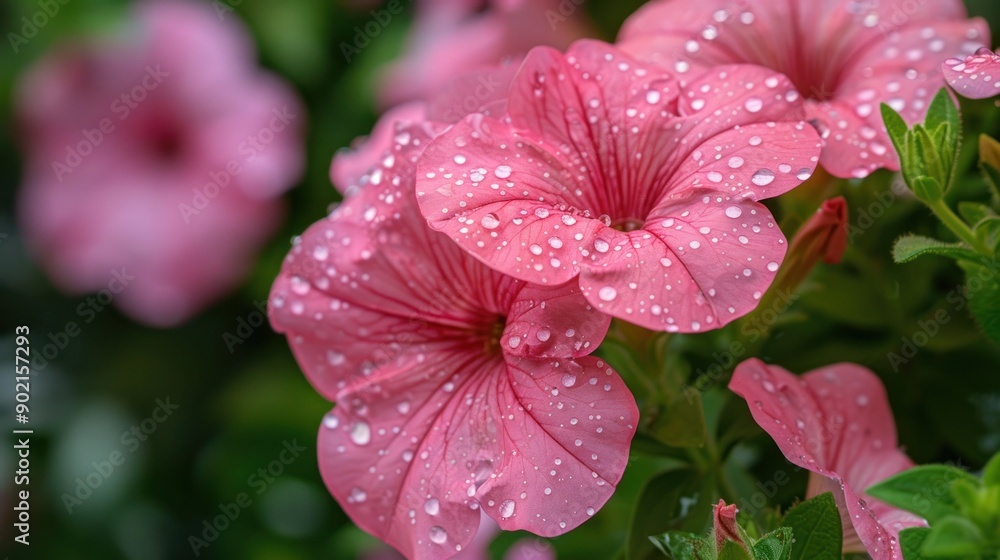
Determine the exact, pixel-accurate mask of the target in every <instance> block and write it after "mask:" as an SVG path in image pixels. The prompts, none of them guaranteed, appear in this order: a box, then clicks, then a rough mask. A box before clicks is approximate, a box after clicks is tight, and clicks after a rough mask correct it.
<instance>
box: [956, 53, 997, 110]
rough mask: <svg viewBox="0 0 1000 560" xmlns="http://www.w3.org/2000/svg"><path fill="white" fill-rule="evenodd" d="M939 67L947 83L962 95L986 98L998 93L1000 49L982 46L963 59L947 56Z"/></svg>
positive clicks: (972, 97)
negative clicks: (992, 49) (993, 49)
mask: <svg viewBox="0 0 1000 560" xmlns="http://www.w3.org/2000/svg"><path fill="white" fill-rule="evenodd" d="M941 67H942V69H943V70H944V77H945V78H946V79H947V80H948V83H949V84H951V87H953V88H955V91H957V92H958V94H959V95H961V96H963V97H968V98H969V99H988V98H990V97H996V96H998V95H1000V51H997V52H993V51H991V50H990V49H989V48H987V47H983V48H981V49H979V50H978V51H976V53H975V54H973V55H970V56H968V57H966V58H965V59H960V58H949V59H948V60H946V61H945V62H944V64H942V65H941Z"/></svg>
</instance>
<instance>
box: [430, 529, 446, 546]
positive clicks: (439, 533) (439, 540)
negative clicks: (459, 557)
mask: <svg viewBox="0 0 1000 560" xmlns="http://www.w3.org/2000/svg"><path fill="white" fill-rule="evenodd" d="M430 538H431V541H432V542H434V543H436V544H444V543H445V541H447V540H448V533H446V532H445V530H444V528H443V527H439V526H437V525H435V526H433V527H431V532H430Z"/></svg>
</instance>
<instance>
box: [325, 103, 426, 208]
mask: <svg viewBox="0 0 1000 560" xmlns="http://www.w3.org/2000/svg"><path fill="white" fill-rule="evenodd" d="M426 113H427V109H426V108H425V106H424V104H422V103H406V104H403V105H400V106H398V107H394V108H392V109H390V110H388V111H386V113H385V114H384V115H382V117H381V118H380V119H379V120H378V123H376V124H375V128H374V129H373V130H372V133H371V135H369V136H368V137H367V138H358V139H357V140H355V141H354V144H353V145H352V147H351V148H350V149H345V150H341V151H339V152H337V154H336V155H335V156H334V157H333V163H332V164H331V166H330V180H331V181H332V182H333V186H335V187H336V188H337V190H339V191H340V193H341V194H343V195H345V196H351V195H353V194H355V193H357V191H358V190H359V189H361V188H363V187H364V185H367V184H368V183H369V182H370V181H371V176H370V175H369V174H368V172H369V171H370V170H372V169H377V167H376V165H377V164H378V161H379V159H380V158H382V157H384V156H385V155H386V152H388V151H389V149H390V148H391V147H392V145H393V143H394V139H393V138H394V137H395V136H396V126H397V125H398V124H399V123H408V122H419V121H422V120H424V118H425V117H426Z"/></svg>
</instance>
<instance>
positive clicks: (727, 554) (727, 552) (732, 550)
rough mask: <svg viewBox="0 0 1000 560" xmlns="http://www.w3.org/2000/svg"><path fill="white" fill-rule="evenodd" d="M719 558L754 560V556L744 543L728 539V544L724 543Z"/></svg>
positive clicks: (725, 559) (724, 559)
mask: <svg viewBox="0 0 1000 560" xmlns="http://www.w3.org/2000/svg"><path fill="white" fill-rule="evenodd" d="M719 560H754V557H752V556H750V553H749V552H748V551H747V549H745V548H743V545H741V544H738V543H735V542H733V541H726V544H724V545H722V550H720V551H719Z"/></svg>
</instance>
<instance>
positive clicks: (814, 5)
mask: <svg viewBox="0 0 1000 560" xmlns="http://www.w3.org/2000/svg"><path fill="white" fill-rule="evenodd" d="M966 18H967V15H966V11H965V7H964V6H963V5H962V2H960V1H959V0H940V1H932V2H910V3H899V2H877V1H875V2H859V1H856V0H830V1H822V2H815V1H813V0H748V1H745V2H732V1H730V0H707V1H705V0H657V1H655V2H650V3H649V4H647V5H646V6H644V7H643V8H642V9H641V10H639V11H638V12H637V13H636V14H635V15H633V16H632V17H631V18H629V21H628V22H626V23H625V26H624V27H623V28H622V31H621V34H620V35H619V43H620V44H621V46H622V48H623V49H625V50H626V51H628V52H630V53H632V54H634V55H636V56H638V57H639V58H642V59H644V60H649V61H653V62H656V63H658V64H661V65H663V66H665V67H668V68H672V69H674V70H676V71H677V72H678V73H680V74H682V75H683V74H687V73H689V72H692V73H695V75H696V74H697V72H698V71H699V70H702V69H705V68H711V67H713V66H716V65H719V64H733V63H751V64H761V65H764V66H767V67H769V68H773V69H774V70H777V71H779V72H782V73H784V74H787V75H788V77H789V79H791V80H792V82H793V83H794V84H795V86H796V87H797V88H798V91H799V93H801V94H802V96H803V97H805V98H806V107H807V110H808V113H809V117H808V118H809V119H810V120H811V121H812V122H813V123H814V124H815V126H816V127H817V128H818V129H819V131H820V133H821V135H822V137H823V141H824V150H823V160H822V164H823V167H824V168H826V170H827V171H829V172H830V173H832V174H833V175H836V176H837V177H866V176H868V175H869V174H870V173H871V172H872V171H874V170H876V169H879V168H881V167H885V168H889V169H894V170H898V169H899V162H898V161H897V158H896V154H895V151H894V150H893V149H892V146H891V143H890V141H889V137H888V136H887V134H886V132H885V126H884V125H883V124H882V115H881V112H880V111H879V104H880V103H883V102H885V103H888V104H889V105H891V106H892V107H893V108H894V109H896V110H897V111H899V112H900V113H901V114H902V115H903V117H904V118H905V119H906V120H907V121H908V122H916V121H918V120H922V119H923V116H924V114H925V113H926V111H927V107H928V105H929V104H930V100H931V98H932V97H933V95H934V94H935V93H937V91H938V90H939V89H941V88H942V87H944V80H942V77H941V73H940V68H939V67H940V64H941V62H943V61H944V60H945V59H947V58H949V57H952V56H955V55H958V54H966V53H971V52H973V51H974V50H975V49H976V48H978V47H980V46H982V45H983V44H985V43H988V42H989V40H990V33H989V28H988V27H987V26H986V23H985V22H984V21H982V20H981V19H972V20H969V19H966Z"/></svg>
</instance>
